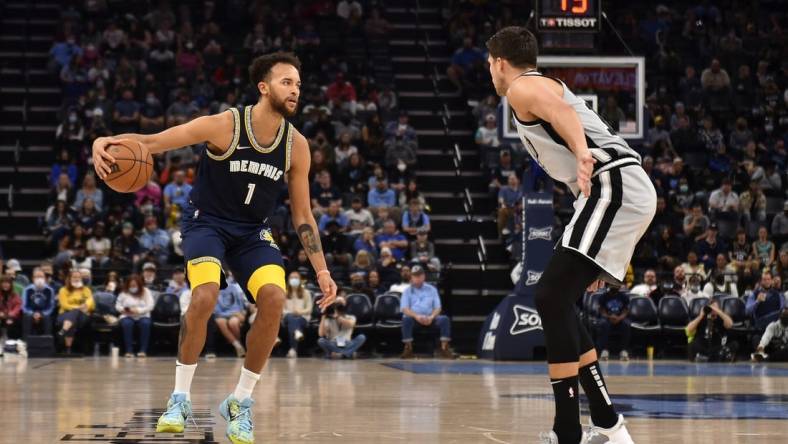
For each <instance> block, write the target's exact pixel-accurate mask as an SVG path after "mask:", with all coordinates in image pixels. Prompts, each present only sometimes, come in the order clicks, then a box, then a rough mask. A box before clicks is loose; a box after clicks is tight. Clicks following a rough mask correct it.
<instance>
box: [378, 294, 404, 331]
mask: <svg viewBox="0 0 788 444" xmlns="http://www.w3.org/2000/svg"><path fill="white" fill-rule="evenodd" d="M401 326H402V312H401V311H400V306H399V297H398V296H396V295H395V294H392V293H386V294H383V295H380V296H378V300H377V301H375V328H376V329H380V330H392V329H398V328H400V327H401Z"/></svg>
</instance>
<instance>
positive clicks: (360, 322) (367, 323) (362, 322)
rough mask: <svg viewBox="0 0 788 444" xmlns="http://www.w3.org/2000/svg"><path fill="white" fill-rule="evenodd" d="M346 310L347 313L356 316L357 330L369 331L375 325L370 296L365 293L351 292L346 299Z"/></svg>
mask: <svg viewBox="0 0 788 444" xmlns="http://www.w3.org/2000/svg"><path fill="white" fill-rule="evenodd" d="M345 310H346V312H347V314H349V315H353V316H355V317H356V328H355V329H356V331H358V332H361V333H367V332H369V331H370V330H372V328H373V327H374V322H373V317H372V314H373V311H372V302H370V300H369V296H367V295H365V294H363V293H353V294H349V295H348V296H347V298H346V299H345Z"/></svg>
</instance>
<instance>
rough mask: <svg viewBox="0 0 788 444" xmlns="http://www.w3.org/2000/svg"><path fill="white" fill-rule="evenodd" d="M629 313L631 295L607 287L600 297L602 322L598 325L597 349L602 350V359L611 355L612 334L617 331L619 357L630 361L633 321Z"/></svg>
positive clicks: (600, 357) (616, 345)
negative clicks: (628, 316)
mask: <svg viewBox="0 0 788 444" xmlns="http://www.w3.org/2000/svg"><path fill="white" fill-rule="evenodd" d="M627 315H629V296H627V295H626V294H625V293H622V292H620V291H618V289H616V288H609V289H607V290H606V291H605V292H604V293H603V294H602V296H601V297H600V299H599V316H600V317H601V319H600V322H599V324H598V326H597V328H598V332H597V347H596V348H597V349H599V350H602V352H601V354H600V355H599V359H600V360H607V359H608V358H609V357H610V352H609V351H608V348H609V347H610V346H609V343H610V334H611V333H617V336H616V337H617V341H616V343H615V347H613V348H616V349H618V350H620V354H619V358H620V359H621V360H622V361H629V351H628V350H627V349H628V348H629V339H630V337H631V329H630V325H631V321H630V320H629V319H627Z"/></svg>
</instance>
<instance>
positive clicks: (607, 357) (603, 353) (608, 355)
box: [599, 350, 610, 361]
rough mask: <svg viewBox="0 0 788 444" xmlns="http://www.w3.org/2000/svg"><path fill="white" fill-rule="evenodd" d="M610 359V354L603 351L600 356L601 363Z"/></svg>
mask: <svg viewBox="0 0 788 444" xmlns="http://www.w3.org/2000/svg"><path fill="white" fill-rule="evenodd" d="M608 359H610V352H609V351H607V350H602V353H601V354H600V355H599V360H600V361H607V360H608Z"/></svg>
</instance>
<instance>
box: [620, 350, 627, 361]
mask: <svg viewBox="0 0 788 444" xmlns="http://www.w3.org/2000/svg"><path fill="white" fill-rule="evenodd" d="M618 359H620V360H622V361H624V362H626V361H629V353H628V352H627V351H626V350H621V353H620V354H619V355H618Z"/></svg>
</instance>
